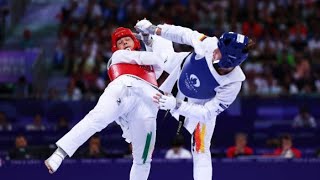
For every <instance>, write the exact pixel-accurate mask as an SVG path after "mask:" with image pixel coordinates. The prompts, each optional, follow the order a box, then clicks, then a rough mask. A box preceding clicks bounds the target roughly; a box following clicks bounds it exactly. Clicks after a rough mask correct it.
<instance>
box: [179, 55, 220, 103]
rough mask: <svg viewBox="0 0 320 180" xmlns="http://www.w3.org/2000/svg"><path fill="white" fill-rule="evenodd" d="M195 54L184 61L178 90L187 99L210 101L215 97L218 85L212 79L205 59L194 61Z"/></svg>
mask: <svg viewBox="0 0 320 180" xmlns="http://www.w3.org/2000/svg"><path fill="white" fill-rule="evenodd" d="M195 56H196V54H195V53H192V54H191V57H188V58H187V59H186V62H185V63H184V65H183V68H182V72H181V74H180V77H179V82H178V87H179V90H180V91H181V92H182V93H183V94H184V95H185V96H186V97H189V98H195V99H210V98H213V97H214V96H215V95H216V92H215V91H214V89H215V88H216V87H217V86H219V83H218V82H217V81H216V79H215V78H214V77H213V75H212V73H211V72H210V69H209V67H208V64H207V62H206V59H205V57H203V58H201V59H197V60H196V59H195Z"/></svg>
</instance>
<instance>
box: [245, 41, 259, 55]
mask: <svg viewBox="0 0 320 180" xmlns="http://www.w3.org/2000/svg"><path fill="white" fill-rule="evenodd" d="M255 48H256V41H255V40H253V39H249V42H248V44H247V45H246V47H245V48H244V49H243V50H242V52H243V53H248V52H249V51H250V50H253V49H255Z"/></svg>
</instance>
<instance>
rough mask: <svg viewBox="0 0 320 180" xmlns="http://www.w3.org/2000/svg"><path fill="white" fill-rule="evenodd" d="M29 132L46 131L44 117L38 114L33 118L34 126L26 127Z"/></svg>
mask: <svg viewBox="0 0 320 180" xmlns="http://www.w3.org/2000/svg"><path fill="white" fill-rule="evenodd" d="M26 130H27V131H44V130H46V127H45V126H44V125H43V124H42V116H41V114H39V113H38V114H36V115H35V116H34V118H33V122H32V124H28V125H27V126H26Z"/></svg>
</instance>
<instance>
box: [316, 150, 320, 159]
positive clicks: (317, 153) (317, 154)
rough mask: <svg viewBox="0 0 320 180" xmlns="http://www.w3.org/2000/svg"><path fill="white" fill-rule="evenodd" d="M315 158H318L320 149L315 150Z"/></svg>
mask: <svg viewBox="0 0 320 180" xmlns="http://www.w3.org/2000/svg"><path fill="white" fill-rule="evenodd" d="M316 157H317V158H320V149H318V150H317V152H316Z"/></svg>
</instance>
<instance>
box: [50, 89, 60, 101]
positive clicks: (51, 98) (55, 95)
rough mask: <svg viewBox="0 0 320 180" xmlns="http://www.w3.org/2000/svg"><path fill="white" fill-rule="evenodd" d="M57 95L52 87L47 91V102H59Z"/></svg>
mask: <svg viewBox="0 0 320 180" xmlns="http://www.w3.org/2000/svg"><path fill="white" fill-rule="evenodd" d="M59 99H60V97H59V93H58V91H57V89H56V88H54V87H52V88H50V89H49V91H48V100H52V101H56V100H59Z"/></svg>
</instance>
